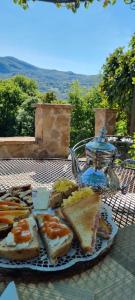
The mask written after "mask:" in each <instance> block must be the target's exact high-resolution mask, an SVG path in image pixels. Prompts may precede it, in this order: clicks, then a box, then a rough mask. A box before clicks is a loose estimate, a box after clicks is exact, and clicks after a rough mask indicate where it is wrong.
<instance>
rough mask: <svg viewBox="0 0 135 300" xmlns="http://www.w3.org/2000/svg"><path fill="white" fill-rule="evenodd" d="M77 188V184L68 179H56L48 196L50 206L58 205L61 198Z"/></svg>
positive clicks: (61, 200)
mask: <svg viewBox="0 0 135 300" xmlns="http://www.w3.org/2000/svg"><path fill="white" fill-rule="evenodd" d="M77 189H78V186H77V184H76V183H74V182H73V181H71V180H69V179H66V178H63V179H58V180H56V181H55V182H54V185H53V190H52V193H51V196H50V207H52V208H55V207H58V206H60V205H61V203H62V202H63V199H66V198H68V197H69V196H70V195H71V194H72V192H74V191H76V190H77Z"/></svg>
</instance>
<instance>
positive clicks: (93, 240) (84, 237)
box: [0, 178, 118, 272]
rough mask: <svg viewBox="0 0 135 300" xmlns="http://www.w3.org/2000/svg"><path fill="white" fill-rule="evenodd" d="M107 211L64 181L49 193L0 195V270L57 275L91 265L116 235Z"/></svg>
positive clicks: (24, 189)
mask: <svg viewBox="0 0 135 300" xmlns="http://www.w3.org/2000/svg"><path fill="white" fill-rule="evenodd" d="M117 231H118V227H117V226H116V224H115V223H114V221H113V219H112V211H111V208H110V207H109V206H108V205H106V204H104V203H103V202H102V200H101V195H100V194H99V193H97V192H95V191H93V190H92V189H91V188H90V187H83V188H80V187H78V185H77V184H76V183H75V182H74V181H72V180H68V179H66V178H60V179H58V180H56V182H54V183H53V185H52V189H51V190H47V189H46V188H45V187H43V188H37V189H35V188H34V189H32V186H31V185H25V186H17V187H12V188H10V189H9V190H6V191H0V267H1V268H7V269H24V268H25V269H26V268H27V269H32V270H38V271H45V272H47V271H48V272H50V271H60V270H64V269H67V268H69V267H71V266H73V265H75V264H76V263H77V262H85V261H93V260H94V259H95V258H97V257H98V256H101V255H102V254H103V253H104V252H106V251H107V250H108V249H109V248H110V246H111V245H112V243H113V242H114V238H115V236H116V234H117Z"/></svg>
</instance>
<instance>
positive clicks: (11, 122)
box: [0, 80, 24, 136]
mask: <svg viewBox="0 0 135 300" xmlns="http://www.w3.org/2000/svg"><path fill="white" fill-rule="evenodd" d="M23 101H24V95H23V93H22V91H21V89H20V88H19V86H18V85H16V84H15V83H14V82H13V81H12V80H3V81H2V80H1V81H0V136H12V135H15V134H16V129H17V123H16V115H17V111H18V107H19V106H20V105H21V103H22V102H23Z"/></svg>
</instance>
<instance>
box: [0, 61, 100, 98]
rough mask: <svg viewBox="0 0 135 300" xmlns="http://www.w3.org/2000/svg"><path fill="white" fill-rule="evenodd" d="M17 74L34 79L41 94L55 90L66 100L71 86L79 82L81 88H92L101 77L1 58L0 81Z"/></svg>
mask: <svg viewBox="0 0 135 300" xmlns="http://www.w3.org/2000/svg"><path fill="white" fill-rule="evenodd" d="M17 74H22V75H25V76H27V77H29V78H31V79H34V80H35V81H36V82H37V84H38V88H39V90H40V91H41V92H47V91H49V90H53V91H55V92H56V93H57V95H58V96H59V97H60V98H66V96H67V92H68V90H69V87H70V84H71V83H72V81H74V80H78V81H79V82H80V85H81V86H84V87H86V88H90V87H91V86H95V85H97V84H98V82H99V80H100V76H99V75H82V74H76V73H73V72H71V71H67V72H63V71H58V70H49V69H42V68H38V67H36V66H33V65H31V64H29V63H27V62H24V61H22V60H19V59H17V58H15V57H11V56H6V57H0V79H7V78H10V77H12V76H15V75H17Z"/></svg>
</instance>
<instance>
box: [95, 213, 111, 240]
mask: <svg viewBox="0 0 135 300" xmlns="http://www.w3.org/2000/svg"><path fill="white" fill-rule="evenodd" d="M111 232H112V228H111V225H110V224H108V223H107V222H106V221H105V220H104V218H103V217H102V216H101V218H100V219H99V226H98V230H97V235H98V236H101V237H102V238H104V239H109V237H110V234H111Z"/></svg>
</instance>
